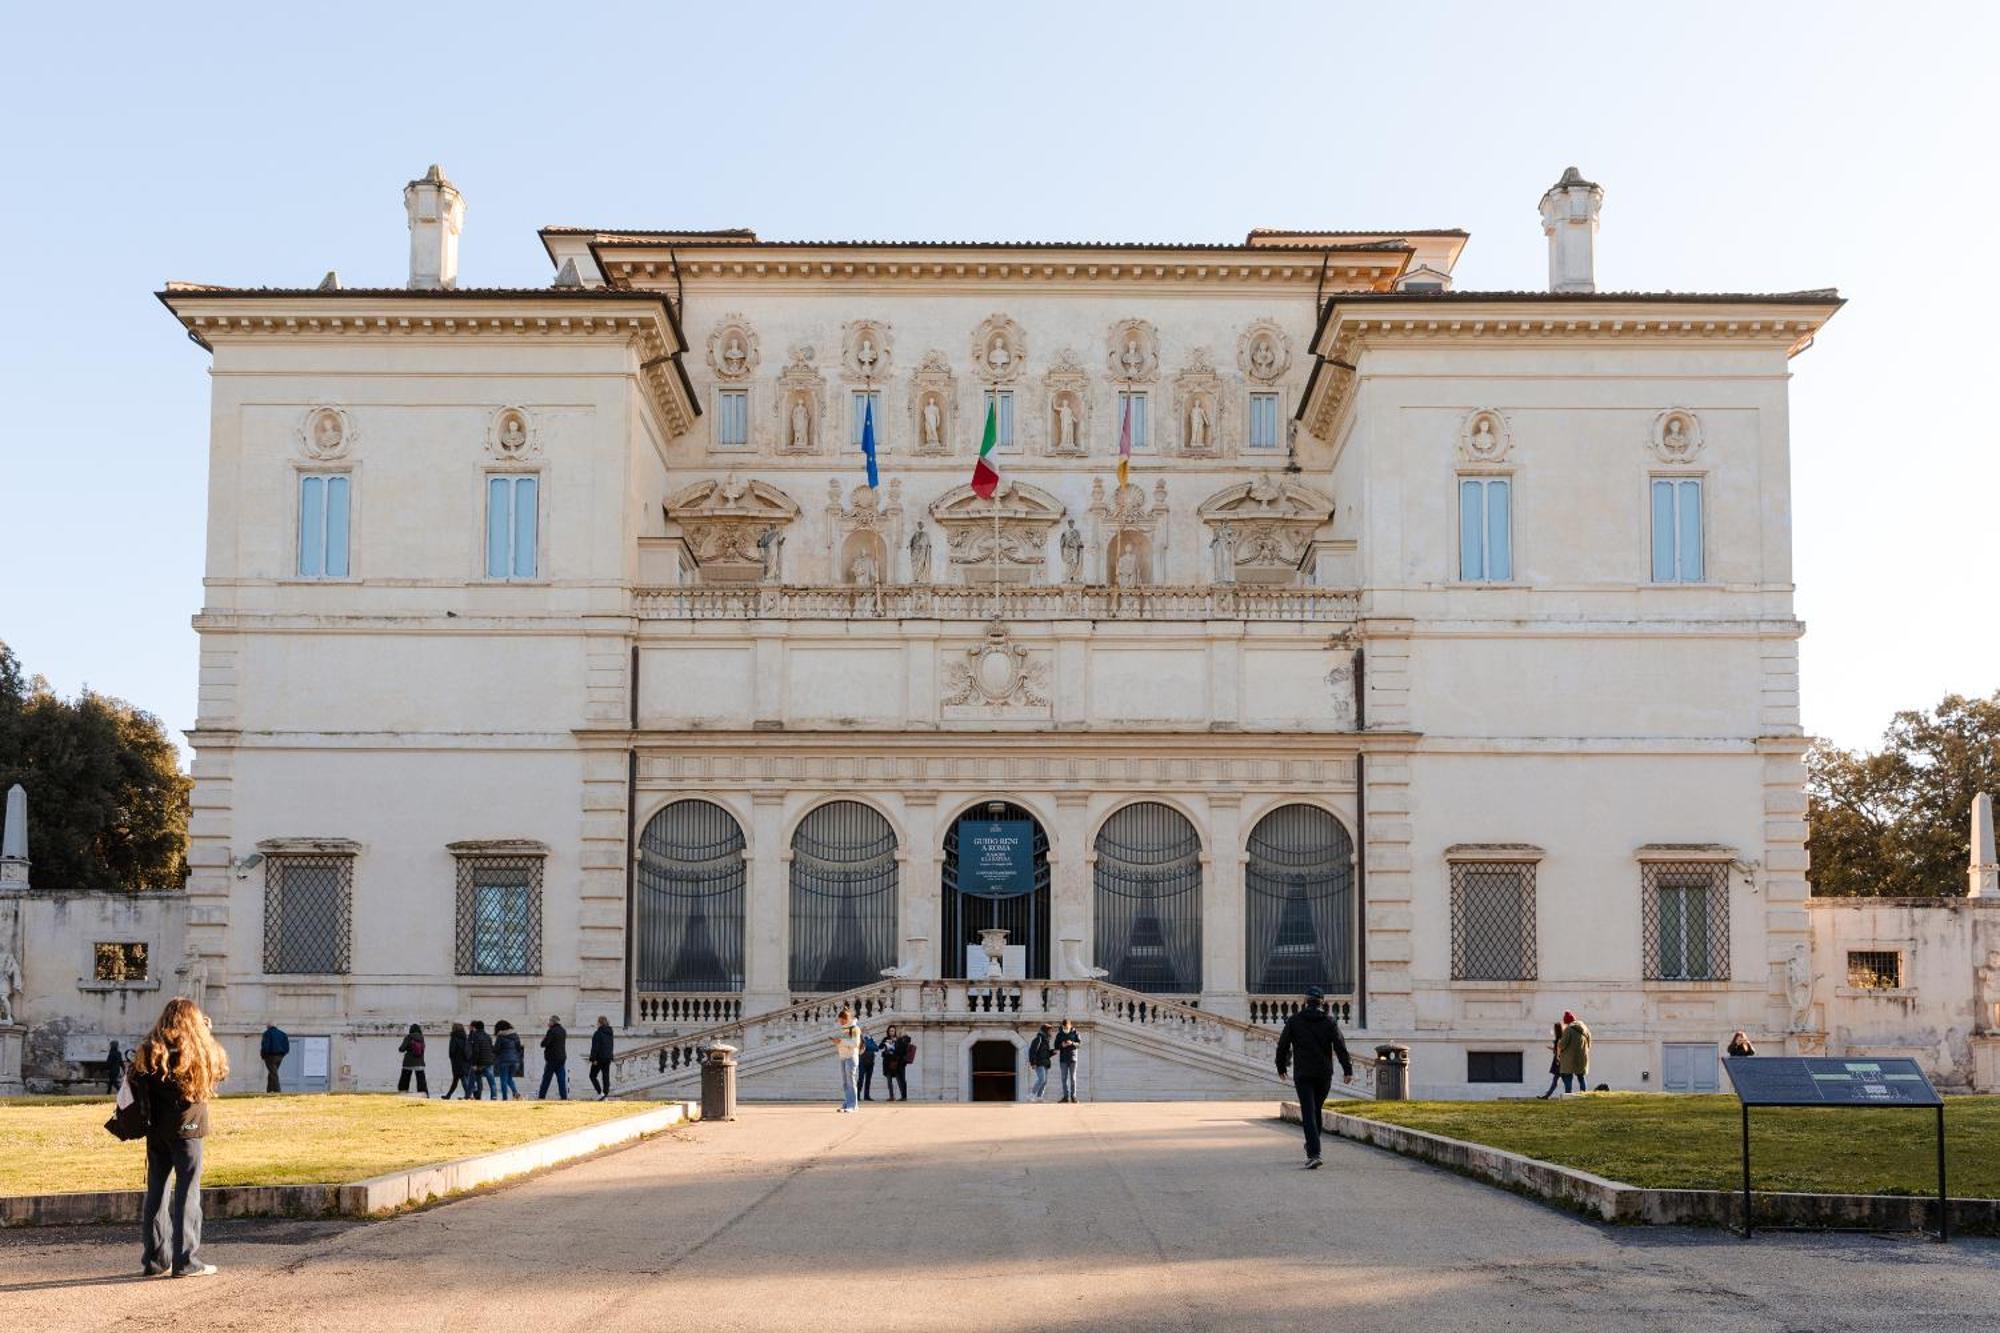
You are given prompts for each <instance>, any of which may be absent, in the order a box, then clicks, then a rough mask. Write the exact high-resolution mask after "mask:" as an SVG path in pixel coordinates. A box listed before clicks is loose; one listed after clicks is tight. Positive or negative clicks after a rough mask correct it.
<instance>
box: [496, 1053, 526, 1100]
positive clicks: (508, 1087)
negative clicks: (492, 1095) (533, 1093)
mask: <svg viewBox="0 0 2000 1333" xmlns="http://www.w3.org/2000/svg"><path fill="white" fill-rule="evenodd" d="M496 1067H497V1068H498V1069H499V1071H500V1100H501V1101H503V1102H504V1101H506V1100H507V1099H508V1098H509V1097H513V1098H515V1099H516V1100H519V1098H520V1096H521V1090H520V1089H519V1088H517V1087H515V1086H514V1066H513V1063H512V1062H511V1061H510V1062H509V1063H507V1064H504V1065H499V1066H496Z"/></svg>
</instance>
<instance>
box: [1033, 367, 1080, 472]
mask: <svg viewBox="0 0 2000 1333" xmlns="http://www.w3.org/2000/svg"><path fill="white" fill-rule="evenodd" d="M1042 388H1043V393H1044V396H1045V398H1046V401H1047V415H1048V420H1047V421H1046V422H1045V423H1044V425H1045V427H1046V428H1047V430H1048V433H1049V447H1048V452H1049V453H1051V454H1053V455H1055V456H1056V457H1059V458H1075V457H1081V456H1082V455H1084V454H1087V453H1089V452H1090V372H1089V371H1087V370H1085V369H1084V367H1083V362H1082V361H1080V360H1078V359H1077V355H1076V353H1075V352H1073V351H1071V350H1070V349H1069V348H1067V347H1065V348H1063V349H1062V351H1060V352H1058V353H1057V354H1056V363H1055V365H1053V366H1051V367H1050V368H1049V373H1048V374H1046V375H1044V376H1043V377H1042Z"/></svg>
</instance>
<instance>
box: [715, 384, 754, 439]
mask: <svg viewBox="0 0 2000 1333" xmlns="http://www.w3.org/2000/svg"><path fill="white" fill-rule="evenodd" d="M715 447H716V448H718V449H748V448H749V447H750V393H749V390H747V389H723V390H720V391H719V392H717V393H716V395H715Z"/></svg>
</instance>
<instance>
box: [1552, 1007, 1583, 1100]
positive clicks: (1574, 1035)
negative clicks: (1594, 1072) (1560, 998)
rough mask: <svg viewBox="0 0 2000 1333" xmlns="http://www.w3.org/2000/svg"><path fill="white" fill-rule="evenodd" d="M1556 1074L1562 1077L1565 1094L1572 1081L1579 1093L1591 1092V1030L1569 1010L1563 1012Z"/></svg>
mask: <svg viewBox="0 0 2000 1333" xmlns="http://www.w3.org/2000/svg"><path fill="white" fill-rule="evenodd" d="M1556 1072H1557V1073H1559V1074H1560V1075H1561V1076H1562V1085H1563V1092H1564V1093H1565V1094H1567V1093H1568V1092H1569V1084H1570V1080H1571V1079H1575V1080H1576V1090H1577V1091H1578V1092H1588V1091H1590V1029H1589V1028H1587V1027H1585V1026H1584V1025H1583V1022H1582V1020H1581V1019H1579V1018H1577V1016H1576V1015H1575V1014H1573V1013H1571V1012H1570V1011H1569V1010H1567V1009H1565V1010H1563V1018H1562V1037H1561V1038H1560V1039H1559V1040H1557V1042H1556Z"/></svg>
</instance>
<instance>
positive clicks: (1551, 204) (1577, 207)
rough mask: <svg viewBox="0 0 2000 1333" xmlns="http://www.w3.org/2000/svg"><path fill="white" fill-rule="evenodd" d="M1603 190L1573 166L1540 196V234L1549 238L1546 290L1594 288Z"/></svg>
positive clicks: (1584, 289) (1589, 289) (1592, 289)
mask: <svg viewBox="0 0 2000 1333" xmlns="http://www.w3.org/2000/svg"><path fill="white" fill-rule="evenodd" d="M1602 207H1604V189H1603V187H1602V186H1599V185H1597V184H1595V183H1594V182H1591V181H1587V180H1585V179H1584V178H1583V173H1582V172H1580V171H1578V170H1577V169H1576V168H1575V167H1571V168H1570V169H1569V170H1567V171H1565V172H1563V174H1562V179H1561V180H1559V181H1557V182H1556V183H1555V184H1554V185H1551V186H1550V187H1549V190H1548V193H1547V194H1544V195H1543V196H1542V234H1543V235H1545V236H1547V237H1548V238H1549V290H1550V291H1552V292H1594V291H1596V290H1597V260H1596V250H1597V211H1598V210H1599V209H1600V208H1602Z"/></svg>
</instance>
